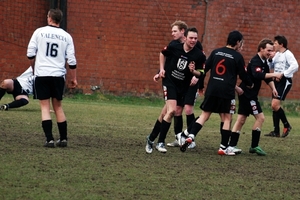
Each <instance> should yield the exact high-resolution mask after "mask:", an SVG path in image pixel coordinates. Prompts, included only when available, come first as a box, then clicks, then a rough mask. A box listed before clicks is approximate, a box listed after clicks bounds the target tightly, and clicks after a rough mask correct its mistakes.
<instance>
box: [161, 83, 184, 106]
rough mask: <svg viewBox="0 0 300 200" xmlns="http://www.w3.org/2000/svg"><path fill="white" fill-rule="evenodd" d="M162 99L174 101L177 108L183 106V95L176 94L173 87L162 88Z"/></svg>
mask: <svg viewBox="0 0 300 200" xmlns="http://www.w3.org/2000/svg"><path fill="white" fill-rule="evenodd" d="M163 93H164V99H165V101H167V100H171V99H172V100H176V101H177V106H181V107H183V106H184V94H181V93H178V91H177V90H176V88H175V87H174V86H163Z"/></svg>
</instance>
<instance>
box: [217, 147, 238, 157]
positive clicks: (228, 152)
mask: <svg viewBox="0 0 300 200" xmlns="http://www.w3.org/2000/svg"><path fill="white" fill-rule="evenodd" d="M218 154H219V155H226V156H235V153H234V152H233V148H228V147H227V148H226V149H222V148H219V150H218Z"/></svg>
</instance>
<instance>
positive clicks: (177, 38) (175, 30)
mask: <svg viewBox="0 0 300 200" xmlns="http://www.w3.org/2000/svg"><path fill="white" fill-rule="evenodd" d="M171 27H172V36H173V41H171V42H170V44H169V45H172V44H180V43H183V42H184V40H185V37H184V32H185V30H186V29H187V24H186V23H185V22H183V21H181V20H177V21H175V22H174V23H173V24H172V25H171ZM196 47H197V48H199V49H200V50H201V51H203V47H202V45H201V43H200V42H199V41H197V44H196ZM159 58H160V65H164V64H165V60H166V59H167V58H166V57H165V56H164V55H163V54H162V53H160V57H159ZM159 79H160V77H159V71H158V73H157V74H156V75H154V77H153V80H154V81H155V82H157V81H158V80H159ZM197 87H198V78H196V77H195V76H193V78H192V80H191V86H190V87H189V89H188V92H187V94H186V95H185V97H184V108H183V107H182V106H177V109H176V113H175V115H174V133H175V141H173V142H171V143H167V146H170V147H179V144H178V141H177V140H176V134H177V133H180V132H181V131H182V128H183V118H182V112H183V109H184V110H185V114H186V123H187V126H188V125H189V124H190V123H191V122H193V121H194V120H195V115H194V104H195V100H196V98H197V89H198V88H197ZM166 112H167V107H166V104H165V105H164V107H163V109H162V111H161V113H160V115H159V117H158V119H157V120H156V123H155V125H154V127H153V129H152V132H151V133H150V135H151V136H150V137H151V138H152V139H153V140H152V141H154V139H155V138H156V137H157V136H158V134H159V131H160V126H161V122H162V119H163V117H164V115H165V114H166ZM148 137H149V136H148ZM147 144H148V142H147ZM195 146H196V143H195V142H193V143H192V144H191V145H189V148H194V147H195ZM146 147H147V145H146ZM146 152H148V151H147V148H146ZM151 152H152V151H151V150H150V151H149V152H148V153H151Z"/></svg>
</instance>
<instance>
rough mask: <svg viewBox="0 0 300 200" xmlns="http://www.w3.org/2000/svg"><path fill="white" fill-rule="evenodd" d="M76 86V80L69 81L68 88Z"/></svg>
mask: <svg viewBox="0 0 300 200" xmlns="http://www.w3.org/2000/svg"><path fill="white" fill-rule="evenodd" d="M76 86H77V80H76V79H73V80H71V81H70V88H76Z"/></svg>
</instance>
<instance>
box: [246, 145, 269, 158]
mask: <svg viewBox="0 0 300 200" xmlns="http://www.w3.org/2000/svg"><path fill="white" fill-rule="evenodd" d="M249 153H256V154H257V155H259V156H265V155H267V154H266V152H264V150H262V148H260V147H259V146H257V147H255V148H252V147H250V149H249Z"/></svg>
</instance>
